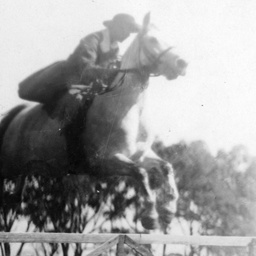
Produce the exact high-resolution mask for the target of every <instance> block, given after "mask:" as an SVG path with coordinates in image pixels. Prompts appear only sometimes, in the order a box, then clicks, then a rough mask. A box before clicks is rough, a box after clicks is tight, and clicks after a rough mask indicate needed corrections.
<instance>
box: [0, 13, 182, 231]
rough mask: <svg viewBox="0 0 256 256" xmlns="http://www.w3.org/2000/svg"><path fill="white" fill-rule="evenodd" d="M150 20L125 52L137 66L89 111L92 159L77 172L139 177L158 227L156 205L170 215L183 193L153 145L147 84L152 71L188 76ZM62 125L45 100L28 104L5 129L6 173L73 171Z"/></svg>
mask: <svg viewBox="0 0 256 256" xmlns="http://www.w3.org/2000/svg"><path fill="white" fill-rule="evenodd" d="M148 23H149V17H146V18H145V19H144V27H143V30H142V32H141V33H140V34H139V35H138V36H137V37H136V38H135V40H134V42H133V43H132V45H131V46H130V47H129V49H128V50H127V52H126V53H125V55H124V56H123V60H122V66H121V68H122V69H123V70H127V71H128V70H132V69H133V70H136V71H134V72H127V73H123V72H120V73H119V74H118V75H117V77H116V78H115V80H114V82H113V84H112V85H111V89H110V91H109V92H108V93H105V94H103V95H99V96H96V97H95V99H94V101H93V103H92V105H91V107H90V108H89V110H88V112H87V115H86V122H85V129H84V132H83V134H82V137H81V139H82V142H83V145H84V153H85V156H86V159H84V161H82V162H81V164H80V166H78V167H77V168H76V170H75V172H76V173H85V174H92V175H99V176H104V175H106V176H109V175H121V176H132V177H134V178H135V180H136V182H137V183H138V185H139V186H140V187H141V188H142V192H143V193H144V195H145V205H146V208H147V211H146V212H145V214H144V221H143V224H144V226H145V227H146V228H152V227H153V225H152V223H151V224H150V223H149V222H150V221H151V220H152V219H154V220H155V219H156V220H157V218H158V215H161V213H163V212H164V211H161V213H160V212H159V211H158V213H157V211H156V208H157V207H156V206H157V205H159V206H160V208H161V207H162V209H163V208H164V209H165V213H164V214H166V213H173V212H175V206H176V200H177V197H178V193H177V188H176V185H175V181H174V177H173V172H172V168H171V165H170V164H169V163H167V162H165V161H163V160H162V159H160V158H159V157H158V156H156V154H155V153H154V152H153V151H152V150H151V145H152V142H153V141H152V136H151V134H150V130H149V129H148V124H147V122H146V118H143V106H144V99H145V97H146V87H147V84H148V79H149V75H150V72H154V73H159V74H160V75H164V76H165V77H167V79H175V78H177V76H178V75H183V73H184V70H185V68H186V63H185V62H184V61H183V60H181V59H180V58H179V57H178V56H177V55H175V54H173V53H172V52H171V50H170V48H169V46H167V45H165V44H163V43H162V42H159V40H158V39H157V38H156V37H155V36H153V35H151V34H150V32H149V31H148V29H149V24H148ZM149 70H150V71H149ZM60 127H61V126H60V123H59V122H58V121H57V120H56V119H51V118H49V116H48V114H47V112H46V111H45V109H44V106H42V105H37V106H36V107H33V108H25V109H23V110H22V111H21V112H20V113H19V114H18V115H16V116H15V117H14V119H13V120H12V122H11V123H10V125H9V127H8V129H7V130H6V132H5V135H4V138H3V145H2V151H1V154H2V170H1V175H2V176H3V177H16V176H18V175H26V174H28V173H30V172H31V170H32V169H33V171H35V169H36V170H37V171H39V172H42V173H44V174H45V175H53V176H61V175H65V174H67V173H68V172H69V171H70V170H69V168H70V163H69V160H68V159H69V158H68V155H67V151H66V140H65V138H64V136H63V135H62V131H61V128H60ZM88 167H89V168H88ZM154 170H155V171H154ZM154 173H161V175H162V177H163V178H162V179H161V178H159V184H158V185H152V184H153V183H154V182H152V179H155V178H152V177H154ZM161 175H160V176H161ZM150 179H151V180H150ZM154 184H157V182H156V183H154ZM162 186H164V189H163V188H162ZM158 208H159V207H158ZM148 220H149V222H147V221H148Z"/></svg>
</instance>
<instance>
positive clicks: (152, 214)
mask: <svg viewBox="0 0 256 256" xmlns="http://www.w3.org/2000/svg"><path fill="white" fill-rule="evenodd" d="M89 169H90V170H89V171H88V168H87V171H86V173H88V174H90V175H94V176H103V177H104V176H105V177H107V176H129V177H132V178H134V180H135V181H136V182H138V185H139V187H140V188H141V189H142V192H143V194H144V195H145V198H144V202H145V209H146V210H145V212H144V215H145V213H146V215H147V216H149V219H151V220H152V221H147V222H143V221H142V224H143V226H144V227H145V228H147V229H153V228H156V223H155V222H154V219H157V218H158V214H157V211H156V194H155V192H154V191H153V190H152V189H151V187H150V183H149V176H148V172H147V170H146V169H145V168H144V167H142V166H139V165H137V164H136V163H135V162H133V161H132V160H130V159H129V158H128V157H126V156H125V155H123V154H121V153H117V154H115V155H113V156H112V157H108V158H104V159H101V160H98V162H97V164H95V166H94V167H92V168H89ZM81 172H85V171H84V170H81V169H80V171H79V173H81Z"/></svg>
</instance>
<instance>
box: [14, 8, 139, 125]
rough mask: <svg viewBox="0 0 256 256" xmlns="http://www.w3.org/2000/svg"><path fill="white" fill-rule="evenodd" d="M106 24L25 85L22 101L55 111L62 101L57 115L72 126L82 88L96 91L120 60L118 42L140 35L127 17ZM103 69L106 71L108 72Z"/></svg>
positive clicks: (119, 16)
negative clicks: (50, 107)
mask: <svg viewBox="0 0 256 256" xmlns="http://www.w3.org/2000/svg"><path fill="white" fill-rule="evenodd" d="M103 24H104V26H105V27H106V28H105V29H103V30H101V31H98V32H95V33H92V34H89V35H87V36H86V37H84V38H83V39H82V40H81V41H80V43H79V45H78V46H77V47H76V49H75V50H74V52H73V53H72V54H71V55H70V56H69V57H68V59H67V60H64V61H58V62H55V63H53V64H52V65H50V66H48V67H46V68H44V69H42V70H39V71H38V72H36V73H34V74H32V75H31V76H29V77H28V78H26V79H25V80H24V81H22V82H21V83H20V84H19V91H18V93H19V96H20V98H22V99H25V100H29V101H36V102H40V103H43V104H45V105H48V106H54V107H56V102H57V101H56V100H57V99H61V100H60V101H59V100H58V105H59V107H61V111H57V114H56V115H57V116H58V117H59V118H60V119H62V121H63V120H64V122H66V123H70V121H71V119H72V117H74V115H75V114H76V112H77V111H78V109H79V100H78V97H77V96H78V95H76V93H77V92H79V88H81V85H90V86H91V87H93V86H94V85H95V83H96V79H97V81H98V80H99V79H100V80H104V79H105V78H109V76H110V75H111V74H113V68H112V69H111V68H110V69H107V68H109V66H110V64H111V63H114V61H116V60H117V59H118V51H119V47H118V42H123V41H124V40H125V39H126V38H128V37H129V36H130V34H131V33H136V32H138V31H139V25H138V24H137V23H136V22H135V19H134V18H133V17H132V16H131V15H129V14H124V13H121V14H117V15H115V16H114V17H113V19H112V20H108V21H104V22H103ZM100 67H101V68H106V69H104V70H105V72H102V71H103V70H102V69H100ZM97 70H98V72H97ZM111 71H112V72H111ZM79 85H80V86H79ZM98 85H99V84H98ZM97 90H99V91H101V90H102V88H97ZM67 92H69V93H67ZM55 112H56V111H55ZM62 115H64V116H62Z"/></svg>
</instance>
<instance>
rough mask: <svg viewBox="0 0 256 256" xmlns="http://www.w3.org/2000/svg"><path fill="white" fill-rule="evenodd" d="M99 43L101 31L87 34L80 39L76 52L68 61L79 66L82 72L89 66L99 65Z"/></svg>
mask: <svg viewBox="0 0 256 256" xmlns="http://www.w3.org/2000/svg"><path fill="white" fill-rule="evenodd" d="M99 44H100V34H99V33H94V34H90V35H88V36H86V37H85V38H83V39H82V40H81V41H80V43H79V45H78V46H77V48H76V49H75V51H74V53H73V54H72V55H71V56H70V57H69V58H68V63H69V64H70V65H71V66H75V67H76V68H78V71H79V73H80V74H81V73H82V72H83V70H84V69H85V68H86V67H88V66H91V67H92V66H97V65H96V62H97V58H98V51H99V50H98V49H99Z"/></svg>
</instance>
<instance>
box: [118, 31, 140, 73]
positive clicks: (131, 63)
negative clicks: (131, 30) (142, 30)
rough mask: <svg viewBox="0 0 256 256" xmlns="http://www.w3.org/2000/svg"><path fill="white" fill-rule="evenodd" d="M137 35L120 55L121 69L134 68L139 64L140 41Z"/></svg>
mask: <svg viewBox="0 0 256 256" xmlns="http://www.w3.org/2000/svg"><path fill="white" fill-rule="evenodd" d="M139 36H140V35H137V36H136V37H135V38H134V40H133V42H132V43H131V44H130V46H129V47H128V48H127V50H126V51H125V53H124V55H123V57H122V64H121V69H129V68H136V67H138V65H139V47H140V45H139V44H140V41H139Z"/></svg>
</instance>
